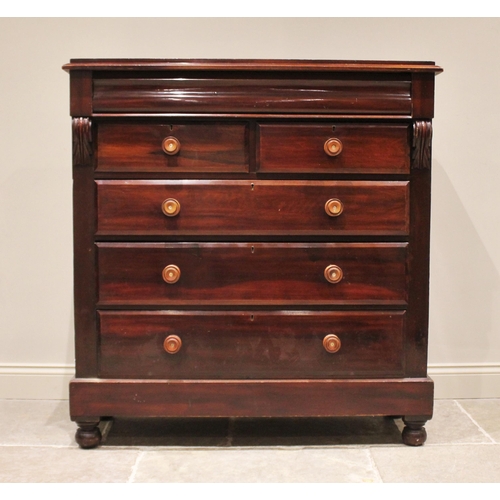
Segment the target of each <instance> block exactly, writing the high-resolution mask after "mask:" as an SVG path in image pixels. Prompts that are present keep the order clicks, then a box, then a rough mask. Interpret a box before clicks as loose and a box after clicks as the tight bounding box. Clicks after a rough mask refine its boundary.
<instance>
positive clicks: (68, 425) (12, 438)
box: [0, 399, 77, 446]
mask: <svg viewBox="0 0 500 500" xmlns="http://www.w3.org/2000/svg"><path fill="white" fill-rule="evenodd" d="M76 429H77V426H76V424H74V423H73V422H71V420H70V417H69V405H68V401H67V400H62V401H58V400H48V401H46V400H14V399H3V400H0V445H5V444H9V445H12V444H14V445H34V446H36V445H45V444H47V445H66V446H76V444H75V441H74V435H75V431H76Z"/></svg>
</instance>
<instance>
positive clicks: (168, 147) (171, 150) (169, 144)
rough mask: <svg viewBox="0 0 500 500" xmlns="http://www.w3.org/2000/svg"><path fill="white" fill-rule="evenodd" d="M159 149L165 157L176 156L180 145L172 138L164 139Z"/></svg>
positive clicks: (177, 140)
mask: <svg viewBox="0 0 500 500" xmlns="http://www.w3.org/2000/svg"><path fill="white" fill-rule="evenodd" d="M161 148H162V149H163V152H164V153H166V154H167V155H176V154H177V153H178V152H179V151H180V149H181V143H180V142H179V139H177V138H176V137H173V136H169V137H165V139H163V142H162V143H161Z"/></svg>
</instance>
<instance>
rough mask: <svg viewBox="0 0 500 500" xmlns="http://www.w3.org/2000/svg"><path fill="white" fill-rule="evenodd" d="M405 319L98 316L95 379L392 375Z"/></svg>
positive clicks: (358, 315) (374, 315) (398, 371)
mask: <svg viewBox="0 0 500 500" xmlns="http://www.w3.org/2000/svg"><path fill="white" fill-rule="evenodd" d="M404 318H405V313H404V311H382V312H378V311H377V312H345V311H343V312H319V311H318V312H304V311H297V312H290V311H288V312H287V311H275V312H263V311H251V312H241V311H239V312H238V311H226V312H204V311H135V312H132V311H124V312H116V311H100V312H99V331H100V342H99V359H100V367H99V376H101V377H103V378H121V379H124V378H132V379H134V378H142V379H285V378H300V379H302V378H330V377H336V378H346V377H349V378H363V377H376V376H383V377H397V376H401V375H402V373H403V361H402V360H403V333H402V332H403V326H404ZM327 349H328V350H327Z"/></svg>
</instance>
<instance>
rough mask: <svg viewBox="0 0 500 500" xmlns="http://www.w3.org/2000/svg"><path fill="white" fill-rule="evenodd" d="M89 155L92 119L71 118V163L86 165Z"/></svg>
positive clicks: (90, 152) (88, 161) (90, 151)
mask: <svg viewBox="0 0 500 500" xmlns="http://www.w3.org/2000/svg"><path fill="white" fill-rule="evenodd" d="M91 156H92V121H91V120H90V118H73V165H75V166H77V165H79V166H83V165H88V164H89V163H90V158H91Z"/></svg>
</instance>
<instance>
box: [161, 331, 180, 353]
mask: <svg viewBox="0 0 500 500" xmlns="http://www.w3.org/2000/svg"><path fill="white" fill-rule="evenodd" d="M181 347H182V340H181V339H180V337H178V336H177V335H169V336H168V337H167V338H166V339H165V341H164V342H163V348H164V349H165V351H167V352H168V353H169V354H175V353H177V352H179V351H180V350H181Z"/></svg>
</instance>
